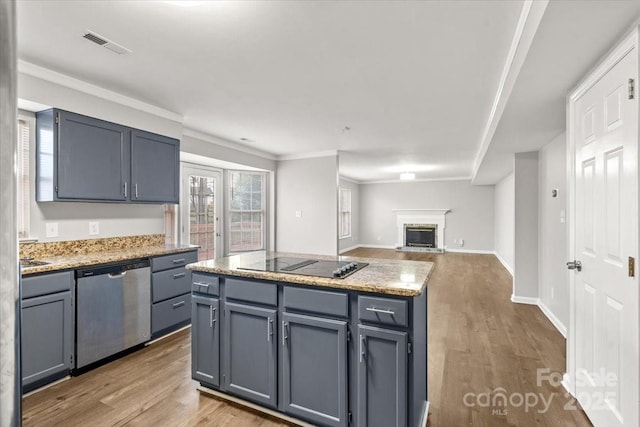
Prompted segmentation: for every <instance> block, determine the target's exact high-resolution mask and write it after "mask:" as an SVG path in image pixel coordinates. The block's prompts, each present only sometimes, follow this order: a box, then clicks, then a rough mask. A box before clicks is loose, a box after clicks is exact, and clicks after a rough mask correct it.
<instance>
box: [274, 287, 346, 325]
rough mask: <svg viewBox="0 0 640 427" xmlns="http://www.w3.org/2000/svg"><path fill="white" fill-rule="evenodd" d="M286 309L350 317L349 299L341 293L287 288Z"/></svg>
mask: <svg viewBox="0 0 640 427" xmlns="http://www.w3.org/2000/svg"><path fill="white" fill-rule="evenodd" d="M284 307H285V308H290V309H293V310H302V311H308V312H312V313H319V314H327V315H330V316H340V317H348V316H349V298H348V297H347V294H344V293H341V292H329V291H323V290H317V289H302V288H296V287H292V286H285V287H284Z"/></svg>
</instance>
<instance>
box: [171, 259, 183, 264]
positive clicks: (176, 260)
mask: <svg viewBox="0 0 640 427" xmlns="http://www.w3.org/2000/svg"><path fill="white" fill-rule="evenodd" d="M171 262H173V263H174V264H182V263H183V262H184V258H180V259H174V260H172V261H171Z"/></svg>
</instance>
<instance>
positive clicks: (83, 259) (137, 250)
mask: <svg viewBox="0 0 640 427" xmlns="http://www.w3.org/2000/svg"><path fill="white" fill-rule="evenodd" d="M197 248H198V246H193V245H149V246H140V247H129V248H118V249H113V250H106V251H102V252H88V253H72V254H63V255H56V256H46V255H45V256H42V257H37V261H45V262H47V263H48V264H45V265H37V266H32V267H22V275H23V276H26V275H29V274H35V273H45V272H52V271H58V270H69V269H72V268H80V267H88V266H91V265H97V264H106V263H110V262H118V261H126V260H130V259H136V258H148V257H152V256H158V255H169V254H174V253H180V252H189V251H193V250H196V249H197Z"/></svg>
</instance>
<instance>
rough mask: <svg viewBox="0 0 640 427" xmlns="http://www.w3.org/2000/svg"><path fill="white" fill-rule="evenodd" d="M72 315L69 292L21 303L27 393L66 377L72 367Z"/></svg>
mask: <svg viewBox="0 0 640 427" xmlns="http://www.w3.org/2000/svg"><path fill="white" fill-rule="evenodd" d="M41 277H42V276H41ZM72 316H73V314H72V308H71V292H70V291H66V292H58V293H54V294H49V295H43V296H38V297H34V298H28V299H25V300H23V301H22V329H21V338H22V386H23V390H24V391H30V390H32V389H34V388H36V387H39V386H41V385H44V384H46V383H47V382H49V381H51V380H53V379H56V378H57V377H63V376H65V375H67V374H68V372H69V371H70V369H71V368H72V364H73V361H72V347H73V337H72V334H73V329H72V326H71V325H72Z"/></svg>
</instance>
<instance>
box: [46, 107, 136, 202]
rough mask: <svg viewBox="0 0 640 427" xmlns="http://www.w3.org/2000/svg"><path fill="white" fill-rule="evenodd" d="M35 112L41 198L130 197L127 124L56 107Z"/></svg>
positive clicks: (117, 198) (108, 199)
mask: <svg viewBox="0 0 640 427" xmlns="http://www.w3.org/2000/svg"><path fill="white" fill-rule="evenodd" d="M36 118H37V128H38V129H37V133H36V143H37V149H36V151H37V158H36V164H37V182H38V184H37V188H36V193H37V199H38V201H62V200H70V201H74V200H90V201H116V202H124V201H126V200H127V188H126V186H127V179H128V177H129V143H130V142H129V138H130V137H129V129H128V128H126V127H125V126H120V125H117V124H114V123H110V122H105V121H103V120H98V119H94V118H91V117H87V116H82V115H80V114H75V113H70V112H67V111H61V110H56V109H53V110H46V111H42V112H39V113H37V114H36Z"/></svg>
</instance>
